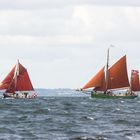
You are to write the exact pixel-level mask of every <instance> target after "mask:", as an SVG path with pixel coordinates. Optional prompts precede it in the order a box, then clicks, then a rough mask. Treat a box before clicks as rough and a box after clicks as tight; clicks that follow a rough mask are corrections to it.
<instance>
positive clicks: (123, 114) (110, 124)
mask: <svg viewBox="0 0 140 140" xmlns="http://www.w3.org/2000/svg"><path fill="white" fill-rule="evenodd" d="M0 139H7V140H30V139H31V140H32V139H33V140H41V139H46V140H140V98H137V99H125V100H122V99H113V100H111V99H106V100H105V99H91V98H89V97H39V98H38V99H34V100H32V99H29V100H24V99H22V100H20V99H19V100H18V99H13V100H12V99H11V100H8V99H7V100H6V99H0Z"/></svg>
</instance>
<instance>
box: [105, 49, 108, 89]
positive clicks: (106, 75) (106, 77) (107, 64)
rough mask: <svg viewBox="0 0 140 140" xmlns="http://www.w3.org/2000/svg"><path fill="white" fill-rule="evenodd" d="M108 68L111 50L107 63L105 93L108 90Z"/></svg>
mask: <svg viewBox="0 0 140 140" xmlns="http://www.w3.org/2000/svg"><path fill="white" fill-rule="evenodd" d="M108 68H109V48H108V50H107V63H106V89H105V92H106V91H107V89H108Z"/></svg>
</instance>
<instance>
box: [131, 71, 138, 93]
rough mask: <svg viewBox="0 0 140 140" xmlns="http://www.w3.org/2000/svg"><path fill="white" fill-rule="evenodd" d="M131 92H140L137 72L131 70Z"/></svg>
mask: <svg viewBox="0 0 140 140" xmlns="http://www.w3.org/2000/svg"><path fill="white" fill-rule="evenodd" d="M130 83H131V90H132V91H140V82H139V71H138V70H132V71H131V81H130Z"/></svg>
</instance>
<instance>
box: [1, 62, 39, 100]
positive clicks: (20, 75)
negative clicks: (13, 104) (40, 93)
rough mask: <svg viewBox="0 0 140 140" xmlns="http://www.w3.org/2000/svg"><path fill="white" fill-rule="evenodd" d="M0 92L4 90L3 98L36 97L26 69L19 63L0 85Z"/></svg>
mask: <svg viewBox="0 0 140 140" xmlns="http://www.w3.org/2000/svg"><path fill="white" fill-rule="evenodd" d="M0 90H4V92H3V98H36V97H37V94H36V93H35V91H34V88H33V86H32V83H31V80H30V77H29V75H28V72H27V69H26V68H25V67H24V66H23V65H21V64H20V63H19V61H18V62H17V64H16V65H15V66H14V67H13V69H12V70H11V71H10V72H9V74H8V75H7V76H6V77H5V78H4V80H3V81H2V82H1V83H0Z"/></svg>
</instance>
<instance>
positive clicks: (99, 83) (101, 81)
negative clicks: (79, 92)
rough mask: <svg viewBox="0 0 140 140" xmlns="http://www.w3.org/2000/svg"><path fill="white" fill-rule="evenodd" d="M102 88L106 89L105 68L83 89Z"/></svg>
mask: <svg viewBox="0 0 140 140" xmlns="http://www.w3.org/2000/svg"><path fill="white" fill-rule="evenodd" d="M93 87H94V88H100V89H104V87H105V73H104V67H103V68H102V69H101V70H100V71H99V72H98V73H97V74H96V75H95V76H94V77H93V78H92V79H91V80H90V81H89V82H88V83H87V84H86V85H85V86H84V87H83V88H82V89H87V88H93Z"/></svg>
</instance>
